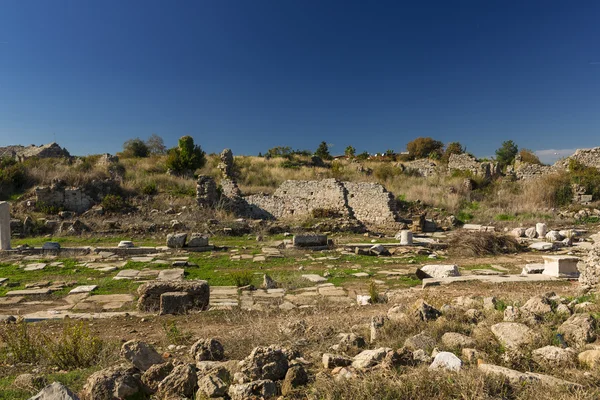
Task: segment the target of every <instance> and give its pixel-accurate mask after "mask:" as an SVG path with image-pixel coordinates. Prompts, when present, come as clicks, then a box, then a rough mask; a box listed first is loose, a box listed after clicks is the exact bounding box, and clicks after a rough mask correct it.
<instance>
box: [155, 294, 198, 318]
mask: <svg viewBox="0 0 600 400" xmlns="http://www.w3.org/2000/svg"><path fill="white" fill-rule="evenodd" d="M193 308H194V304H193V301H192V298H191V296H190V294H189V293H187V292H165V293H163V294H161V295H160V310H159V315H167V314H185V313H187V312H188V311H190V310H192V309H193Z"/></svg>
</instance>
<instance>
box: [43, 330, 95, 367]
mask: <svg viewBox="0 0 600 400" xmlns="http://www.w3.org/2000/svg"><path fill="white" fill-rule="evenodd" d="M103 347H104V343H103V342H102V340H101V339H100V338H99V337H97V336H94V335H92V333H91V332H90V330H89V328H88V327H87V326H85V325H84V324H83V322H78V323H74V324H66V325H65V327H64V328H63V332H62V336H61V337H59V338H58V339H57V340H53V339H51V338H49V337H46V339H45V346H44V348H45V354H46V356H47V360H48V362H49V363H50V364H51V365H52V366H55V367H58V368H60V369H62V370H70V369H76V368H87V367H91V366H93V365H96V363H97V361H98V359H99V357H100V353H101V352H102V349H103Z"/></svg>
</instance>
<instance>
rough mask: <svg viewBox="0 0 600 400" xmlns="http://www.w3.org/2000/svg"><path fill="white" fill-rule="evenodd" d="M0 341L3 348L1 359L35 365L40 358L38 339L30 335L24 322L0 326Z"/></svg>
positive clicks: (40, 348)
mask: <svg viewBox="0 0 600 400" xmlns="http://www.w3.org/2000/svg"><path fill="white" fill-rule="evenodd" d="M0 340H1V341H2V342H3V343H4V346H5V347H4V351H3V353H4V354H3V357H2V358H3V359H9V360H11V361H12V362H13V363H36V362H38V360H39V359H40V358H41V356H42V351H41V350H42V346H41V345H40V343H39V337H34V336H33V335H32V334H31V332H30V331H29V329H28V325H27V322H25V321H24V320H21V321H18V322H17V323H15V324H4V325H2V326H0Z"/></svg>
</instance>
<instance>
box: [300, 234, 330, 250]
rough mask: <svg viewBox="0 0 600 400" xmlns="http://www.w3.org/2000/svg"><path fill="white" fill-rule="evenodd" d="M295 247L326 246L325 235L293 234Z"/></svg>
mask: <svg viewBox="0 0 600 400" xmlns="http://www.w3.org/2000/svg"><path fill="white" fill-rule="evenodd" d="M293 244H294V246H296V247H313V246H327V235H294V239H293Z"/></svg>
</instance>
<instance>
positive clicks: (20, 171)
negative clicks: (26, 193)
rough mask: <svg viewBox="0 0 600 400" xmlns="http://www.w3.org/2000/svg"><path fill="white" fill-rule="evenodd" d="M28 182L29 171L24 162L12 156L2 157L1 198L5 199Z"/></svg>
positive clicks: (0, 164) (0, 165) (0, 173)
mask: <svg viewBox="0 0 600 400" xmlns="http://www.w3.org/2000/svg"><path fill="white" fill-rule="evenodd" d="M26 183H27V171H26V170H25V167H24V166H23V164H21V163H18V162H17V161H15V160H13V159H12V158H3V159H0V200H5V199H8V198H9V197H10V195H11V194H13V193H14V192H16V191H19V190H22V189H23V187H24V186H25V184H26Z"/></svg>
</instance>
